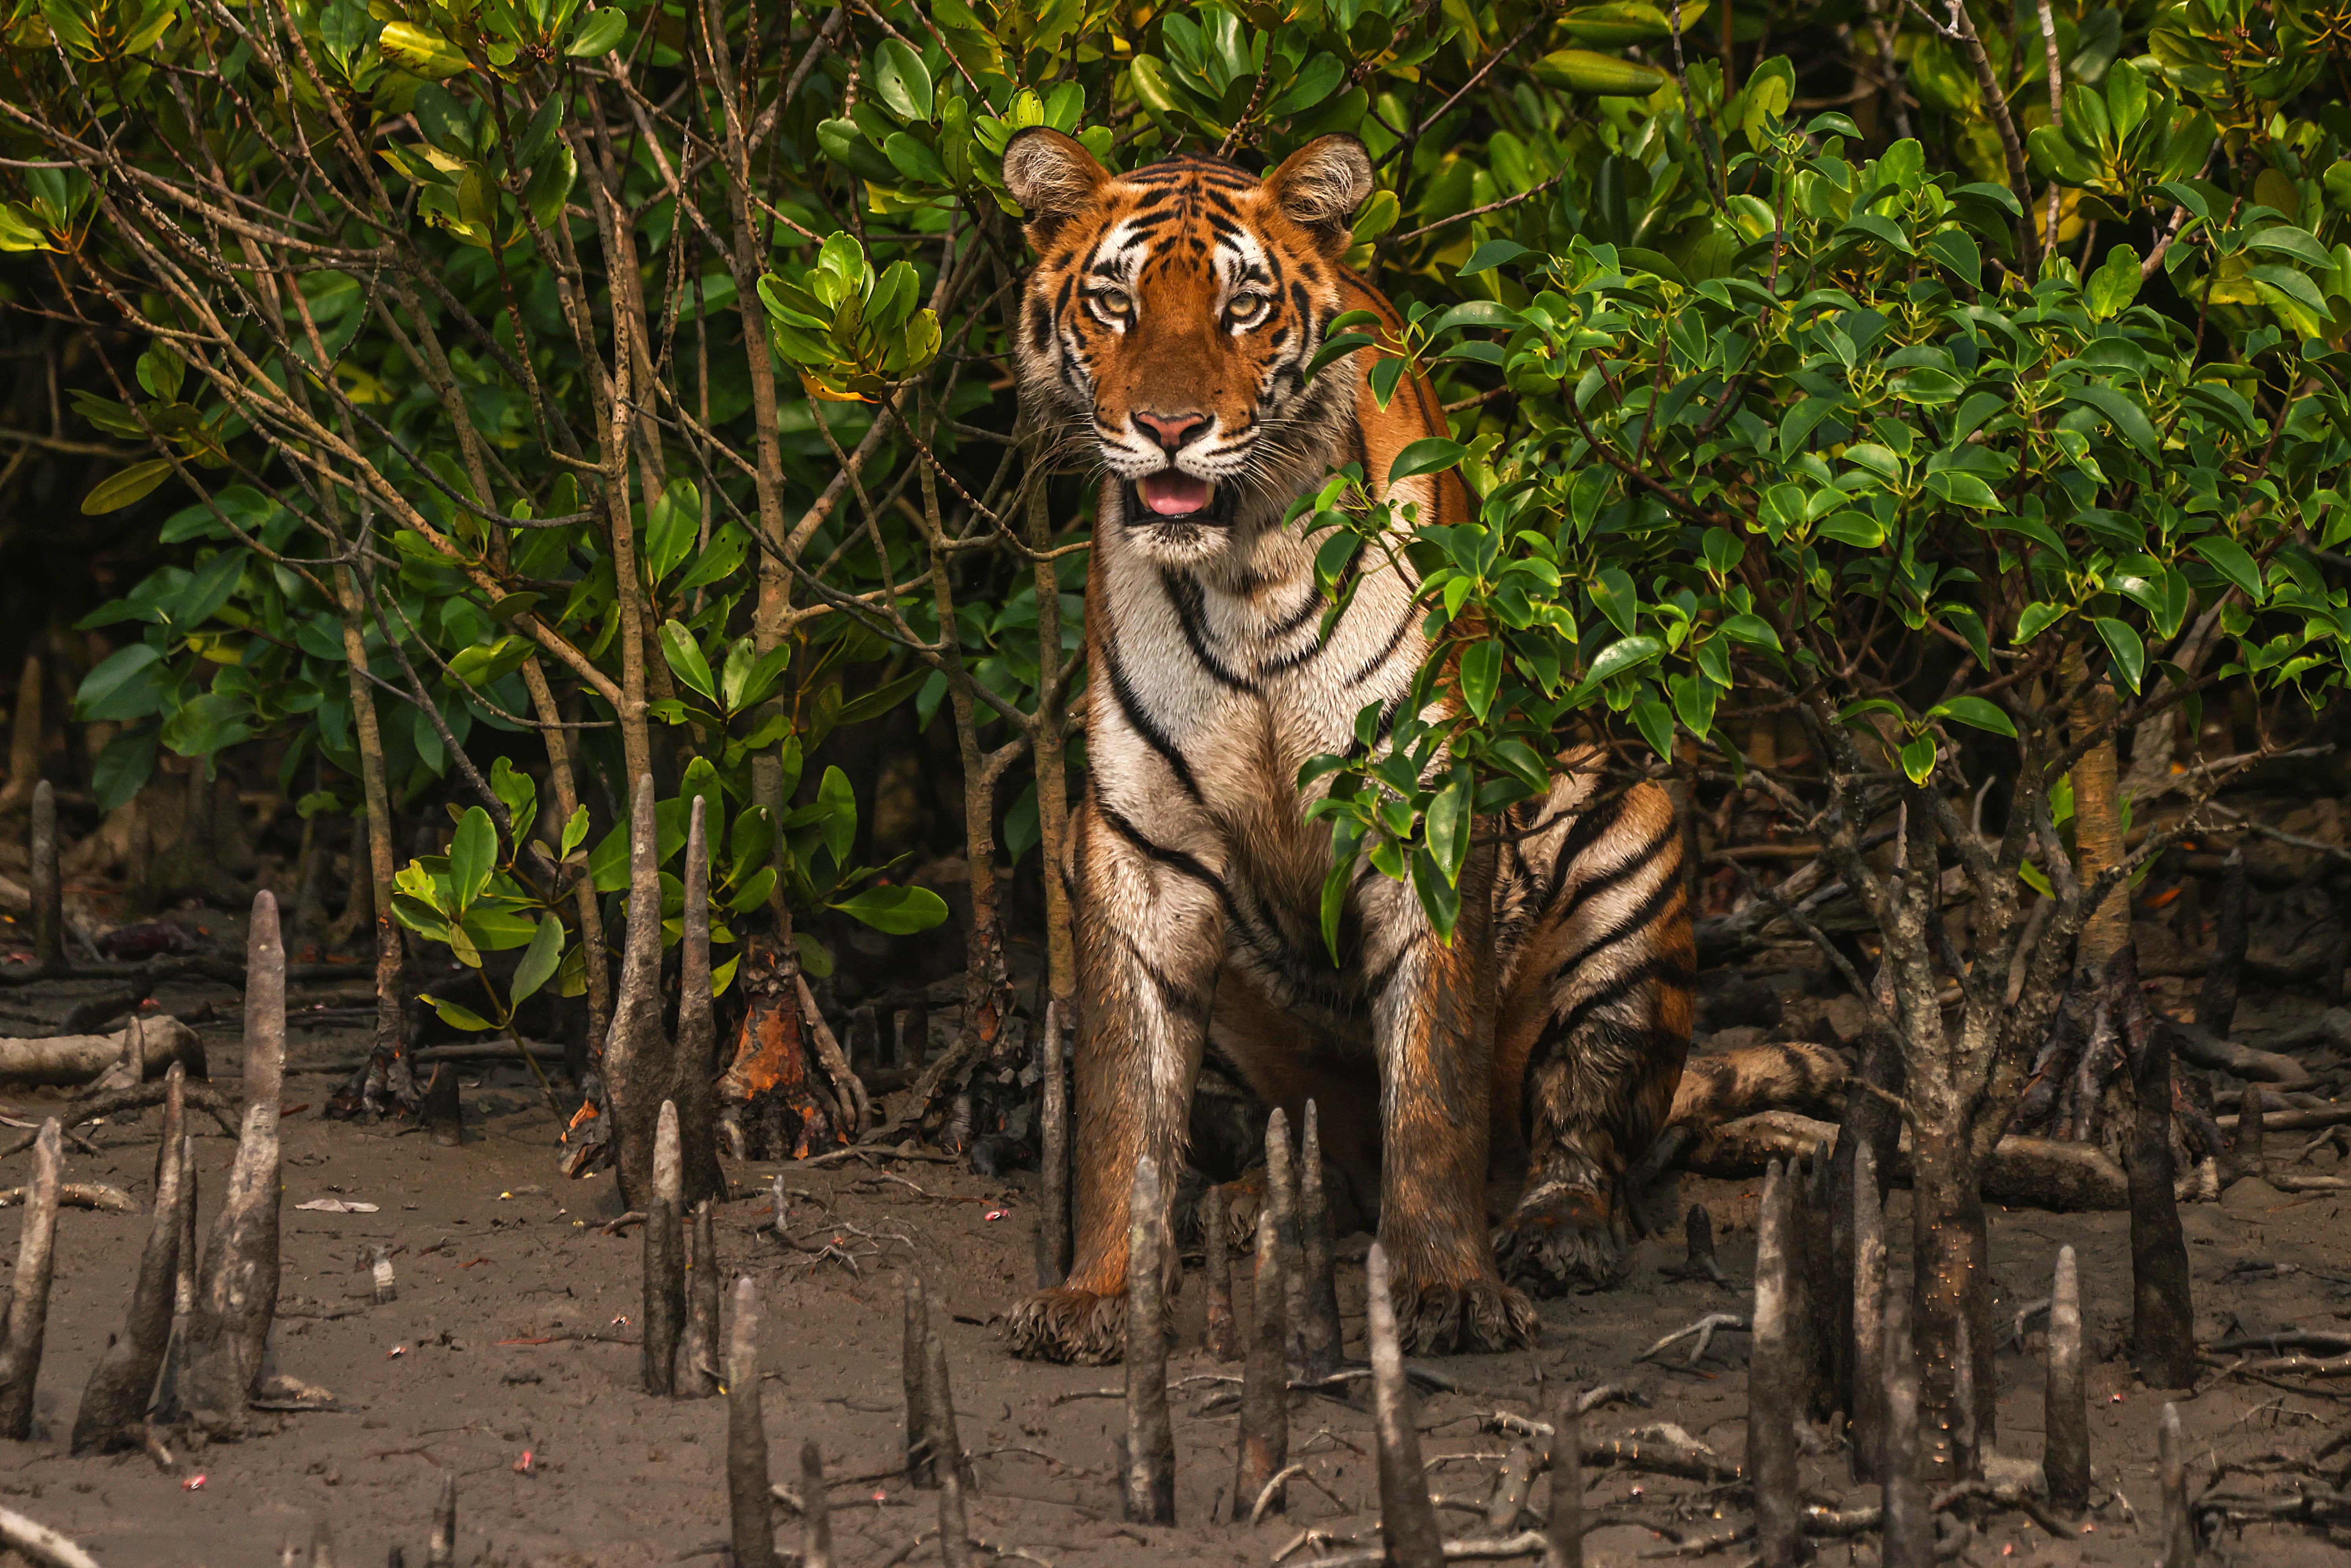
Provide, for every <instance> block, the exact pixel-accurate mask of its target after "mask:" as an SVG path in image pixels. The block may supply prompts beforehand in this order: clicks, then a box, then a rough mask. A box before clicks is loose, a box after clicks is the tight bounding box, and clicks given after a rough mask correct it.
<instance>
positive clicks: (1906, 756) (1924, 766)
mask: <svg viewBox="0 0 2351 1568" xmlns="http://www.w3.org/2000/svg"><path fill="white" fill-rule="evenodd" d="M1902 771H1903V772H1904V773H1906V774H1907V775H1908V776H1909V779H1910V782H1911V783H1913V784H1924V783H1925V782H1926V781H1927V779H1928V776H1929V775H1930V774H1932V773H1933V772H1934V771H1935V737H1933V736H1932V735H1930V734H1925V735H1914V736H1912V737H1910V738H1909V739H1908V740H1907V741H1905V742H1903V745H1902Z"/></svg>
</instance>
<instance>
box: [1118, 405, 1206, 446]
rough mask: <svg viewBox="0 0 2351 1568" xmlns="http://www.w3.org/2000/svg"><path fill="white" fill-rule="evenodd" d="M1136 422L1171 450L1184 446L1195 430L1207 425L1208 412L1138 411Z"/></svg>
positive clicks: (1135, 417)
mask: <svg viewBox="0 0 2351 1568" xmlns="http://www.w3.org/2000/svg"><path fill="white" fill-rule="evenodd" d="M1134 423H1137V424H1139V425H1141V426H1143V427H1144V429H1145V430H1148V431H1149V432H1151V434H1154V435H1155V436H1157V437H1158V438H1159V444H1160V445H1161V446H1163V447H1165V448H1166V449H1167V450H1168V451H1170V452H1174V451H1176V450H1177V449H1179V448H1180V447H1182V446H1183V444H1184V443H1185V440H1186V438H1187V437H1189V436H1190V435H1191V434H1192V433H1193V432H1194V431H1196V430H1201V429H1204V428H1206V427H1207V423H1208V420H1207V415H1206V414H1199V413H1138V414H1136V415H1135V416H1134Z"/></svg>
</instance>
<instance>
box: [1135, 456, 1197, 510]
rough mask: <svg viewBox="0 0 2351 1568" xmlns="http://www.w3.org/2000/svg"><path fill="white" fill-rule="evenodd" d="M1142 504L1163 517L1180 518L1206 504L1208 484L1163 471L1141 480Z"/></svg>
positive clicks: (1172, 470) (1189, 476) (1174, 472)
mask: <svg viewBox="0 0 2351 1568" xmlns="http://www.w3.org/2000/svg"><path fill="white" fill-rule="evenodd" d="M1143 504H1144V506H1146V507H1150V508H1151V509H1152V510H1153V511H1155V512H1156V513H1158V514H1159V515H1160V516H1161V517H1183V516H1184V515H1185V514H1186V513H1188V512H1196V511H1198V510H1199V509H1200V508H1201V507H1205V506H1207V504H1208V482H1207V480H1206V479H1199V478H1195V477H1194V476H1191V475H1189V474H1180V473H1177V472H1176V471H1175V470H1174V469H1172V468H1170V469H1163V470H1162V471H1160V472H1159V473H1156V474H1151V475H1146V476H1144V480H1143Z"/></svg>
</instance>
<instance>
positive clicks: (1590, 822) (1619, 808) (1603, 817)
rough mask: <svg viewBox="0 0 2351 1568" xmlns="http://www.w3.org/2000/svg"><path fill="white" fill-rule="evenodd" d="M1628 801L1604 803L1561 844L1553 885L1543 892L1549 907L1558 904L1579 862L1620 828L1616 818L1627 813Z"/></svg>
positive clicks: (1576, 824) (1577, 822)
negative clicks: (1584, 855)
mask: <svg viewBox="0 0 2351 1568" xmlns="http://www.w3.org/2000/svg"><path fill="white" fill-rule="evenodd" d="M1624 814H1625V796H1623V795H1617V796H1614V797H1613V798H1612V799H1610V800H1603V801H1602V802H1601V803H1600V804H1599V805H1597V806H1594V807H1593V808H1592V810H1588V811H1585V812H1583V814H1582V815H1580V816H1578V817H1577V818H1576V819H1575V821H1574V822H1573V824H1571V825H1570V826H1569V828H1568V830H1567V836H1566V837H1565V838H1563V839H1562V840H1561V841H1560V844H1559V858H1558V859H1557V860H1554V861H1553V862H1551V885H1550V886H1549V887H1547V888H1545V889H1543V902H1544V903H1545V904H1553V903H1556V902H1557V901H1558V899H1559V890H1560V888H1561V886H1562V884H1563V883H1565V882H1566V881H1567V873H1569V871H1571V870H1572V869H1573V867H1574V865H1575V862H1576V860H1577V859H1578V858H1579V857H1580V856H1582V855H1583V852H1584V851H1586V850H1588V849H1590V848H1591V847H1592V846H1593V844H1594V843H1596V842H1598V841H1599V839H1600V836H1601V835H1602V834H1604V833H1605V832H1607V831H1608V830H1609V829H1611V828H1613V827H1614V826H1615V825H1616V819H1617V818H1619V817H1621V816H1623V815H1624Z"/></svg>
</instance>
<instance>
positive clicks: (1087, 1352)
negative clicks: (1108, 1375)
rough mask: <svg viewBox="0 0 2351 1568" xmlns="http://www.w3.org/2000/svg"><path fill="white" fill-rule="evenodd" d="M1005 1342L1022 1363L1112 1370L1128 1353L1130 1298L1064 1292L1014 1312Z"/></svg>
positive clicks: (1041, 1294) (1044, 1294)
mask: <svg viewBox="0 0 2351 1568" xmlns="http://www.w3.org/2000/svg"><path fill="white" fill-rule="evenodd" d="M1004 1342H1005V1345H1006V1347H1007V1348H1008V1349H1009V1350H1010V1351H1011V1352H1012V1354H1014V1355H1017V1356H1019V1358H1020V1359H1021V1360H1023V1361H1058V1362H1062V1363H1064V1364H1070V1365H1074V1366H1107V1365H1109V1364H1111V1363H1112V1362H1114V1361H1117V1360H1119V1359H1120V1358H1121V1357H1122V1356H1123V1354H1125V1351H1126V1297H1125V1296H1124V1295H1123V1294H1121V1295H1115V1296H1098V1295H1096V1294H1095V1293H1094V1292H1093V1291H1080V1290H1073V1289H1071V1288H1070V1287H1068V1286H1061V1287H1059V1288H1057V1289H1054V1290H1050V1291H1038V1292H1037V1293H1036V1294H1035V1295H1033V1296H1030V1297H1029V1299H1028V1300H1026V1301H1022V1302H1021V1303H1020V1304H1019V1306H1017V1307H1015V1308H1013V1309H1012V1313H1011V1316H1010V1317H1009V1318H1008V1319H1007V1320H1006V1323H1005V1332H1004Z"/></svg>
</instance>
